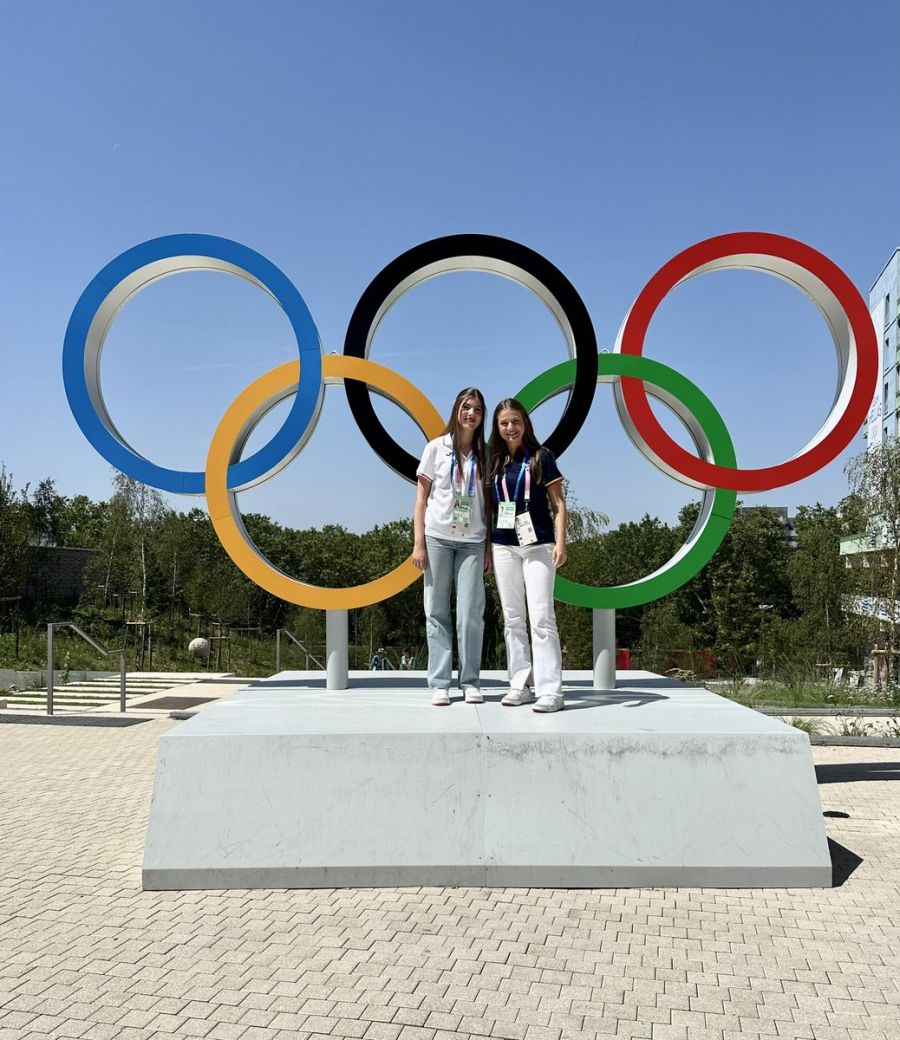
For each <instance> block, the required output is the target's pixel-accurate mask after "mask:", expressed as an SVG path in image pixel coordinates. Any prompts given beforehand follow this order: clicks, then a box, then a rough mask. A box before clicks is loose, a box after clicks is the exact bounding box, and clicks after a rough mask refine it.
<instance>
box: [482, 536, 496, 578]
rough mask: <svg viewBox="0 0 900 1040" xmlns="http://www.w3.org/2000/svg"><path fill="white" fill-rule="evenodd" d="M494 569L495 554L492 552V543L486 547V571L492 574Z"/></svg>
mask: <svg viewBox="0 0 900 1040" xmlns="http://www.w3.org/2000/svg"><path fill="white" fill-rule="evenodd" d="M493 569H494V556H493V553H492V552H491V546H490V543H489V544H488V545H486V546H485V547H484V573H485V574H490V573H491V571H492V570H493Z"/></svg>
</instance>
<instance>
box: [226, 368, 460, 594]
mask: <svg viewBox="0 0 900 1040" xmlns="http://www.w3.org/2000/svg"><path fill="white" fill-rule="evenodd" d="M322 378H323V379H324V381H325V382H326V383H340V382H343V381H344V379H357V380H359V381H360V382H362V383H366V384H367V385H368V386H370V387H372V388H373V389H374V390H376V391H380V392H381V393H382V394H383V395H384V396H385V397H388V398H389V399H390V400H392V401H394V402H395V403H396V404H398V405H400V407H401V408H402V409H403V410H404V411H405V412H406V414H407V415H408V416H409V417H410V418H411V419H412V420H413V421H414V422H415V423H416V424H417V425H418V426H419V428H420V429H421V430H422V432H423V433H424V434H425V436H426V437H427V438H428V439H429V440H432V439H433V438H435V437H439V436H440V435H441V432H442V431H443V429H444V421H443V420H442V419H441V417H440V415H438V413H437V410H436V409H435V407H434V405H433V404H432V403H431V402H430V401H429V400H428V398H427V397H426V396H425V395H424V394H423V393H422V392H421V391H420V390H418V389H417V388H416V387H415V386H413V384H412V383H410V382H408V381H407V380H406V379H404V378H403V377H402V376H400V375H398V374H397V373H396V372H394V371H392V370H391V369H389V368H384V367H383V366H382V365H378V364H376V363H375V362H374V361H368V360H366V359H364V358H354V357H347V356H345V355H343V354H329V355H326V356H325V357H324V358H323V359H322ZM299 379H300V364H299V362H297V361H291V362H290V363H288V364H286V365H281V366H280V367H278V368H273V369H272V370H271V371H270V372H267V373H266V374H265V375H264V376H260V378H259V379H257V380H256V381H255V382H253V383H251V384H250V386H248V387H247V389H246V390H244V391H242V392H241V393H240V394H239V395H238V397H237V398H235V400H234V402H233V403H232V404H231V405H230V407H229V408H228V411H227V412H226V413H225V415H224V416H223V417H222V421H221V422H220V423H219V425H218V427H217V428H216V432H215V433H214V434H213V439H212V443H211V444H210V448H209V454H208V456H207V459H206V505H207V508H208V509H209V516H210V519H211V520H212V523H213V527H214V528H215V531H216V534H217V535H218V536H219V541H220V542H221V543H222V547H223V548H224V549H225V552H227V553H228V555H229V556H230V557H231V559H232V560H234V562H235V563H236V564H237V566H238V567H239V568H240V569H241V570H242V571H243V572H244V574H246V575H247V577H248V578H249V579H250V580H251V581H253V582H255V583H256V584H257V585H259V586H261V587H262V588H264V589H265V590H266V591H267V592H271V593H272V595H273V596H278V597H279V599H283V600H285V601H287V602H288V603H296V604H297V605H298V606H301V607H315V608H316V609H318V610H349V609H351V608H353V607H368V606H370V605H371V604H373V603H378V602H380V601H381V600H385V599H388V598H389V597H390V596H396V594H397V593H398V592H402V591H403V590H404V589H405V588H408V587H409V586H410V585H412V583H413V582H414V581H415V580H416V578H419V577H421V571H419V570H417V569H416V568H415V566H414V565H413V563H412V560H405V561H404V562H403V563H401V564H400V565H399V566H398V567H395V568H394V569H393V570H392V571H390V572H389V573H388V574H385V575H383V576H382V577H381V578H376V579H375V580H374V581H370V582H367V583H366V584H365V585H354V586H350V587H347V588H342V589H329V588H323V587H322V586H321V585H307V584H306V582H303V581H298V580H297V579H296V578H291V577H288V575H287V574H285V573H284V572H283V571H280V570H278V568H277V567H275V566H274V565H273V564H272V563H271V562H270V561H269V560H267V559H266V557H265V556H263V554H262V553H261V552H260V551H259V549H257V547H256V546H255V545H254V544H253V542H252V541H251V540H250V537H249V535H248V534H247V532H246V531H245V530H244V524H243V521H242V520H241V514H240V511H239V509H238V506H237V500H236V496H235V494H234V493H233V492H231V491H229V490H228V467H229V465H230V463H231V462H232V461H234V460H233V459H232V455H233V454H235V450H236V446H239V445H240V446H242V445H243V442H244V441H245V440H246V438H247V436H248V434H249V432H250V431H251V430H252V429H253V427H254V426H256V424H257V423H258V422H259V420H260V419H261V418H262V416H263V415H265V413H266V412H267V411H268V410H269V408H271V407H272V405H274V404H275V403H276V402H278V401H280V400H281V399H282V398H284V397H285V396H286V395H287V394H289V393H291V392H293V391H296V389H297V386H298V383H299ZM238 453H239V447H238Z"/></svg>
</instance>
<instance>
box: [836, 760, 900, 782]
mask: <svg viewBox="0 0 900 1040" xmlns="http://www.w3.org/2000/svg"><path fill="white" fill-rule="evenodd" d="M816 779H817V780H818V781H819V783H820V784H848V783H853V782H854V781H857V780H900V762H824V763H822V765H818V766H816Z"/></svg>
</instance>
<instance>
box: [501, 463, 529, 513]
mask: <svg viewBox="0 0 900 1040" xmlns="http://www.w3.org/2000/svg"><path fill="white" fill-rule="evenodd" d="M530 458H531V456H530V455H529V454H528V452H527V451H526V452H525V457H524V458H523V459H522V468H521V469H520V470H519V476H518V479H517V480H516V493H515V494H514V495H513V499H512V500H513V502H518V501H519V491H520V489H521V487H522V478H523V477H524V476H525V472H526V471H527V469H528V460H529V459H530ZM503 485H504V490H505V491H506V493H507V495H508V494H509V481H508V480H507V476H506V474H505V473H504V475H503ZM530 487H531V481H530V480H529V481H528V486H527V487H526V489H525V507H526V508H527V507H528V500H529V499H530V498H531V495H530V494H529V490H530ZM494 494H495V495H496V496H497V501H498V502H499V501H500V485H499V477H494ZM507 501H509V499H507Z"/></svg>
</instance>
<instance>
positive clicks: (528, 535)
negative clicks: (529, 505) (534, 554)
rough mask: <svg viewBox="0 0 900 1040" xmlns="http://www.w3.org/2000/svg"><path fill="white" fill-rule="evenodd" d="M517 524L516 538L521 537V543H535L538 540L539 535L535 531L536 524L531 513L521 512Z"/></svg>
mask: <svg viewBox="0 0 900 1040" xmlns="http://www.w3.org/2000/svg"><path fill="white" fill-rule="evenodd" d="M515 524H516V538H518V539H519V545H534V544H535V542H536V541H537V540H538V536H537V533H536V532H535V529H534V524H533V523H532V522H531V514H530V513H519V515H518V516H517V517H516V520H515Z"/></svg>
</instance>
